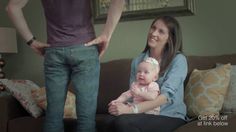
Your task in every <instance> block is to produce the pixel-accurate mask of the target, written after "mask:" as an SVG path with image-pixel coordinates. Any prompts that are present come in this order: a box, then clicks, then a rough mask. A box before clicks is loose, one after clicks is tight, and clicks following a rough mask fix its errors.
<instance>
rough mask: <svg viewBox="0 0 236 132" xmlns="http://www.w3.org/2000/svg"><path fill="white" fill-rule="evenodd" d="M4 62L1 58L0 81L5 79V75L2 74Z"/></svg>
mask: <svg viewBox="0 0 236 132" xmlns="http://www.w3.org/2000/svg"><path fill="white" fill-rule="evenodd" d="M5 64H6V63H5V61H4V60H3V58H0V79H3V78H5V73H4V72H3V67H4V66H5Z"/></svg>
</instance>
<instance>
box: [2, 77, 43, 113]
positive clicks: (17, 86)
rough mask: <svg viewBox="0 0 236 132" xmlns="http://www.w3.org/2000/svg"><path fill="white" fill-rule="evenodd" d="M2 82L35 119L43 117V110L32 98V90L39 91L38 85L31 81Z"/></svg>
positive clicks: (5, 80)
mask: <svg viewBox="0 0 236 132" xmlns="http://www.w3.org/2000/svg"><path fill="white" fill-rule="evenodd" d="M0 82H1V83H2V84H3V85H5V88H6V90H7V91H9V92H10V93H11V94H12V95H13V96H14V97H15V98H16V99H17V100H18V101H19V102H20V104H21V105H22V106H23V107H24V108H25V110H26V111H27V112H29V113H30V114H31V115H32V116H33V117H35V118H37V117H39V116H41V115H42V113H43V111H42V109H41V108H40V107H38V106H37V103H36V102H35V101H34V99H33V98H32V96H31V90H34V89H38V88H39V86H38V85H36V84H35V83H34V82H32V81H30V80H8V79H0Z"/></svg>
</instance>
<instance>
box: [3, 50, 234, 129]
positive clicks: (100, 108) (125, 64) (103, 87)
mask: <svg viewBox="0 0 236 132" xmlns="http://www.w3.org/2000/svg"><path fill="white" fill-rule="evenodd" d="M187 60H188V67H189V68H188V76H187V79H186V80H185V85H186V83H187V82H188V79H189V75H190V73H191V71H192V70H193V69H194V68H197V69H209V68H213V67H214V66H215V64H216V63H229V62H230V63H231V64H234V65H235V64H236V54H231V55H219V56H187ZM130 64H131V59H121V60H112V61H109V62H104V63H102V64H101V77H100V88H99V95H98V105H97V115H96V122H97V130H98V132H102V131H103V130H102V128H103V125H104V124H103V122H102V121H103V120H104V118H107V116H109V114H108V112H107V108H108V107H107V104H108V103H109V102H110V101H111V100H113V99H114V98H116V97H118V96H119V95H120V94H121V93H122V92H123V91H125V90H127V88H128V84H129V73H130ZM229 117H230V118H229V119H228V120H227V122H228V125H227V126H225V127H223V126H218V127H216V126H201V127H199V126H198V125H197V123H198V122H199V120H198V119H196V120H193V121H191V122H189V123H187V124H186V125H183V126H181V127H180V128H178V129H177V130H176V132H189V131H196V132H199V131H201V132H209V131H214V132H221V131H226V132H233V131H236V125H235V124H236V116H229ZM43 120H44V117H43V116H41V117H39V118H33V117H31V116H30V115H29V114H28V113H27V112H26V111H25V110H24V109H23V107H22V106H21V105H20V104H19V102H18V101H17V100H16V99H15V98H14V97H13V96H11V95H10V93H8V92H6V91H2V92H1V93H0V132H41V131H42V124H43ZM64 122H65V131H66V132H73V130H75V126H76V123H75V120H74V119H65V121H64ZM167 127H168V126H167Z"/></svg>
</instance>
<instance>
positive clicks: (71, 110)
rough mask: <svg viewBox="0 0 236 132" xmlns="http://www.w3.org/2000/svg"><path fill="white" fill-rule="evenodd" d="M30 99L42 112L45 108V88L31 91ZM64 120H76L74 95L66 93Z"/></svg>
mask: <svg viewBox="0 0 236 132" xmlns="http://www.w3.org/2000/svg"><path fill="white" fill-rule="evenodd" d="M31 93H32V97H33V98H34V100H35V101H36V102H37V104H38V106H39V107H40V108H42V109H44V110H46V107H47V101H46V92H45V88H39V89H34V90H32V91H31ZM64 118H77V117H76V109H75V95H74V94H73V93H72V92H70V91H68V92H67V98H66V102H65V108H64Z"/></svg>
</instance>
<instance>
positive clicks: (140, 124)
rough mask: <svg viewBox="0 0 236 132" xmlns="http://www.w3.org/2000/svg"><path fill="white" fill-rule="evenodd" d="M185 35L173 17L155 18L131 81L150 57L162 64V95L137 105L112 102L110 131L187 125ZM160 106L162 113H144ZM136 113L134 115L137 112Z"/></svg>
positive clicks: (168, 130)
mask: <svg viewBox="0 0 236 132" xmlns="http://www.w3.org/2000/svg"><path fill="white" fill-rule="evenodd" d="M181 48H182V34H181V29H180V26H179V23H178V21H177V20H176V19H175V18H173V17H170V16H161V17H158V18H156V19H155V20H154V21H153V23H152V25H151V27H150V30H149V33H148V36H147V45H146V47H145V49H144V51H143V52H142V53H141V54H140V55H139V56H138V57H137V58H135V59H133V61H132V65H131V76H130V82H131V83H132V82H133V81H134V80H135V73H136V72H137V66H138V64H139V63H140V62H141V61H142V60H144V59H145V58H147V57H153V58H155V59H156V60H158V62H159V63H160V73H159V76H160V78H159V79H158V80H157V83H158V84H159V85H160V90H161V92H160V93H161V94H160V95H159V96H158V97H157V98H156V99H155V100H152V101H144V102H142V103H139V104H137V105H136V106H135V108H134V107H132V106H127V105H125V104H123V103H116V104H111V103H110V105H109V109H108V111H109V113H110V114H111V115H115V116H112V117H111V118H112V119H109V121H106V122H107V123H108V127H109V130H108V131H111V132H140V131H142V132H151V131H152V132H154V131H155V132H157V131H158V132H172V131H174V130H175V129H176V128H178V127H180V126H181V125H183V124H185V123H186V121H185V117H186V106H185V104H184V101H183V99H184V80H185V78H186V75H187V61H186V57H185V56H184V55H183V54H182V53H181V52H180V50H181ZM159 106H160V107H161V109H160V115H152V114H145V113H144V112H147V111H149V110H151V109H153V108H155V107H159ZM134 113H135V114H134Z"/></svg>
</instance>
